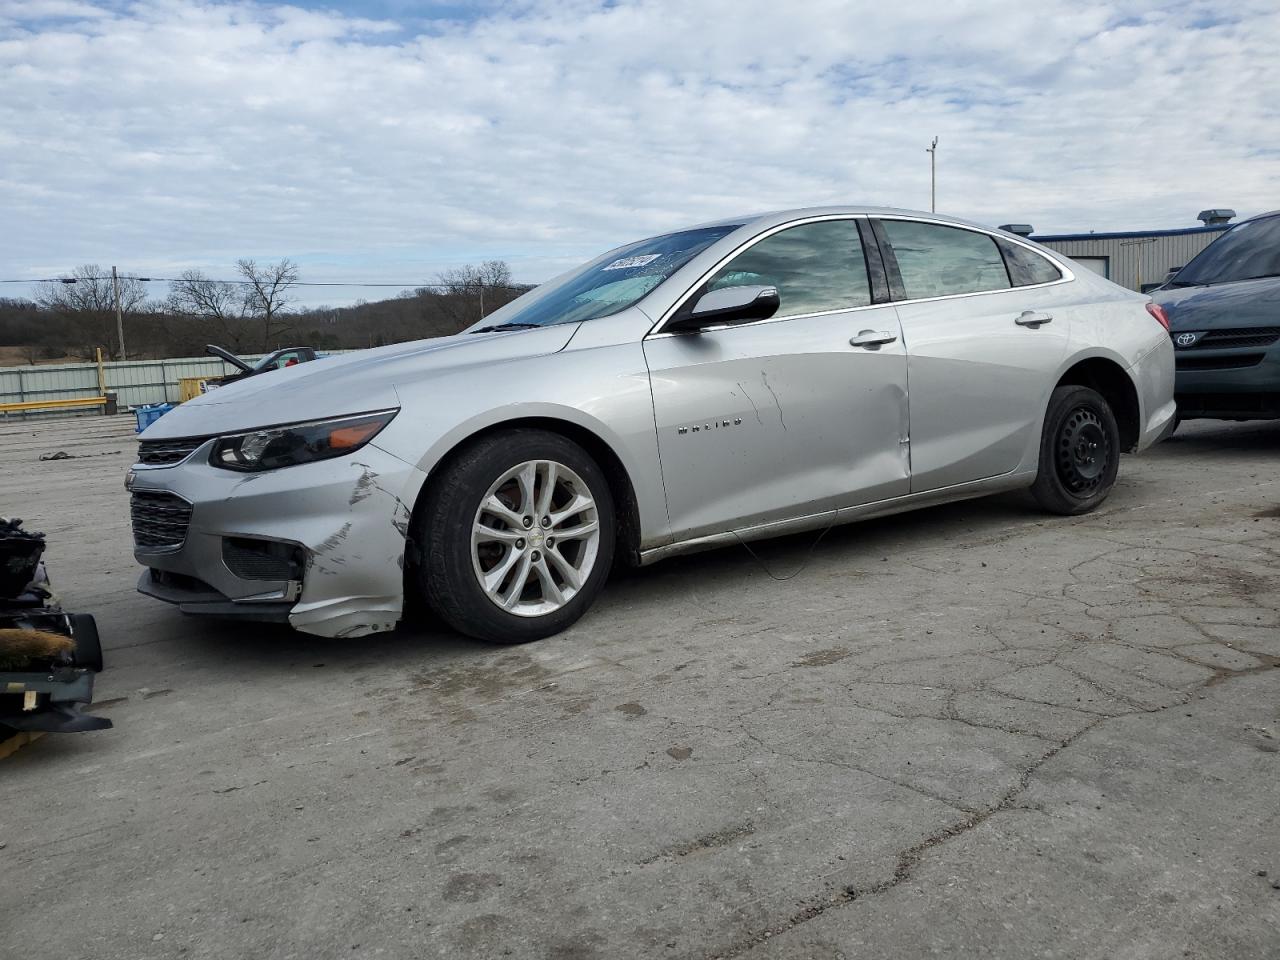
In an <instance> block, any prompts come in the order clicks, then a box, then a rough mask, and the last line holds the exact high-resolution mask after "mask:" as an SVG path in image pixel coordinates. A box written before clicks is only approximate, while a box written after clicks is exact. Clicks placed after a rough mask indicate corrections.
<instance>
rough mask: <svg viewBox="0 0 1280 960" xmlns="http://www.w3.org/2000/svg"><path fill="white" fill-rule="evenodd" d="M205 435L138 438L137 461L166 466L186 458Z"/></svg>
mask: <svg viewBox="0 0 1280 960" xmlns="http://www.w3.org/2000/svg"><path fill="white" fill-rule="evenodd" d="M206 439H208V438H207V437H187V438H185V439H182V440H139V441H138V462H139V463H146V464H150V465H152V466H168V465H170V464H174V463H178V462H180V461H182V460H185V459H187V457H189V456H191V454H192V453H193V452H194V451H195V449H196V447H198V446H200V444H202V443H204V442H205V440H206Z"/></svg>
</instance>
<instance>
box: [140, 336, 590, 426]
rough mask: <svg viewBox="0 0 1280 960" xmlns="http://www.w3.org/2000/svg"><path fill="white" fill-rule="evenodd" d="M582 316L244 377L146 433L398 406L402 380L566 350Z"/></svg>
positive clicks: (170, 414)
mask: <svg viewBox="0 0 1280 960" xmlns="http://www.w3.org/2000/svg"><path fill="white" fill-rule="evenodd" d="M578 326H579V325H578V324H576V323H566V324H559V325H556V326H550V327H542V328H540V329H537V330H511V331H497V332H494V333H464V334H458V335H456V336H452V337H439V338H437V339H433V340H416V341H414V342H412V343H397V344H393V345H392V346H389V347H376V348H374V349H372V350H359V351H356V352H354V353H346V354H342V355H340V356H335V357H323V358H321V359H319V360H312V361H311V362H310V363H299V364H297V365H295V366H292V367H286V368H285V369H283V370H276V371H273V372H271V373H263V374H258V375H257V376H253V377H246V378H245V379H244V380H239V381H236V382H235V383H229V384H227V385H226V386H224V387H219V388H218V389H216V390H213V391H211V392H209V393H206V394H204V395H203V396H200V397H196V398H195V399H193V400H188V401H187V402H186V403H183V404H181V405H180V406H178V407H177V408H175V409H174V410H171V411H169V412H168V413H166V414H165V415H164V416H163V417H161V418H160V419H159V420H157V421H156V422H155V423H153V424H152V425H151V426H150V427H148V428H147V429H146V430H144V431H143V432H142V435H141V439H145V440H169V439H175V438H178V437H201V436H210V435H212V434H218V433H233V432H236V431H241V430H252V429H254V428H256V427H266V426H273V425H275V424H282V423H297V422H299V421H302V420H321V419H324V418H325V417H340V416H345V415H347V414H352V413H364V412H366V411H370V410H386V409H390V408H392V407H399V406H400V399H399V396H398V394H397V393H396V386H397V385H400V384H407V383H418V382H420V381H422V380H425V379H429V378H430V377H431V376H433V375H434V374H436V373H438V372H440V371H443V370H450V371H456V370H458V369H460V368H465V367H469V366H480V365H485V364H493V363H503V362H505V361H508V360H518V359H523V358H526V357H536V356H544V355H546V354H552V353H557V352H559V351H560V350H563V349H564V348H565V347H566V346H567V345H568V343H569V341H570V340H571V339H573V335H574V333H575V332H576V331H577V329H578Z"/></svg>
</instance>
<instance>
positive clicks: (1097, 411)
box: [1031, 386, 1120, 516]
mask: <svg viewBox="0 0 1280 960" xmlns="http://www.w3.org/2000/svg"><path fill="white" fill-rule="evenodd" d="M1119 468H1120V430H1119V428H1118V427H1117V425H1116V418H1115V415H1114V414H1113V413H1112V412H1111V407H1110V405H1109V404H1108V403H1107V401H1106V399H1105V398H1104V397H1103V396H1102V394H1100V393H1098V392H1097V391H1096V390H1091V389H1089V388H1088V387H1080V386H1062V387H1058V388H1057V389H1056V390H1054V391H1053V394H1052V395H1051V396H1050V397H1049V408H1048V410H1047V411H1046V413H1045V418H1044V432H1043V434H1042V435H1041V438H1040V469H1039V472H1038V473H1037V474H1036V482H1035V484H1034V485H1033V486H1032V487H1031V493H1032V495H1034V496H1035V498H1036V501H1037V502H1038V503H1039V504H1040V506H1042V507H1044V509H1046V510H1048V511H1050V512H1051V513H1061V514H1065V515H1068V516H1072V515H1075V514H1080V513H1088V512H1089V511H1090V510H1092V509H1093V508H1094V507H1096V506H1097V505H1098V504H1100V503H1101V502H1102V501H1103V500H1105V499H1106V498H1107V494H1109V493H1110V492H1111V488H1112V487H1113V486H1114V485H1115V482H1116V473H1117V472H1118V470H1119Z"/></svg>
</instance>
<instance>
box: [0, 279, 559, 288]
mask: <svg viewBox="0 0 1280 960" xmlns="http://www.w3.org/2000/svg"><path fill="white" fill-rule="evenodd" d="M110 279H111V277H109V276H103V277H38V278H36V279H32V280H0V283H64V284H68V285H70V284H73V283H79V282H81V281H84V282H85V283H88V282H90V281H92V280H110ZM120 279H121V280H137V281H138V282H139V283H235V284H240V285H242V286H243V285H252V284H253V281H252V280H214V279H212V278H209V277H127V276H122V277H121V278H120ZM481 285H484V286H491V287H498V286H504V287H523V286H536V284H523V283H505V284H498V283H490V284H484V283H483V281H482V282H481ZM289 286H291V287H393V288H398V289H404V288H406V287H413V288H419V287H439V288H442V289H446V290H448V289H455V288H464V289H465V288H466V287H468V286H472V284H469V283H467V282H466V281H460V282H458V283H441V282H439V281H419V280H414V281H412V282H410V283H363V282H351V283H348V282H346V281H343V280H295V281H293V282H292V283H290V284H289Z"/></svg>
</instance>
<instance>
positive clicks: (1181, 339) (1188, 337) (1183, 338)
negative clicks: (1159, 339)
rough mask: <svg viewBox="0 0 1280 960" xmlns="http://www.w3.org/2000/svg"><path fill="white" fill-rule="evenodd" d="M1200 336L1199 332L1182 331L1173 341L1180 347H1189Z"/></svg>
mask: <svg viewBox="0 0 1280 960" xmlns="http://www.w3.org/2000/svg"><path fill="white" fill-rule="evenodd" d="M1199 338H1200V334H1198V333H1180V334H1178V335H1177V336H1176V337H1174V338H1173V342H1174V343H1176V344H1177V345H1178V346H1180V347H1189V346H1191V345H1192V344H1193V343H1195V342H1196V340H1198V339H1199Z"/></svg>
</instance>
